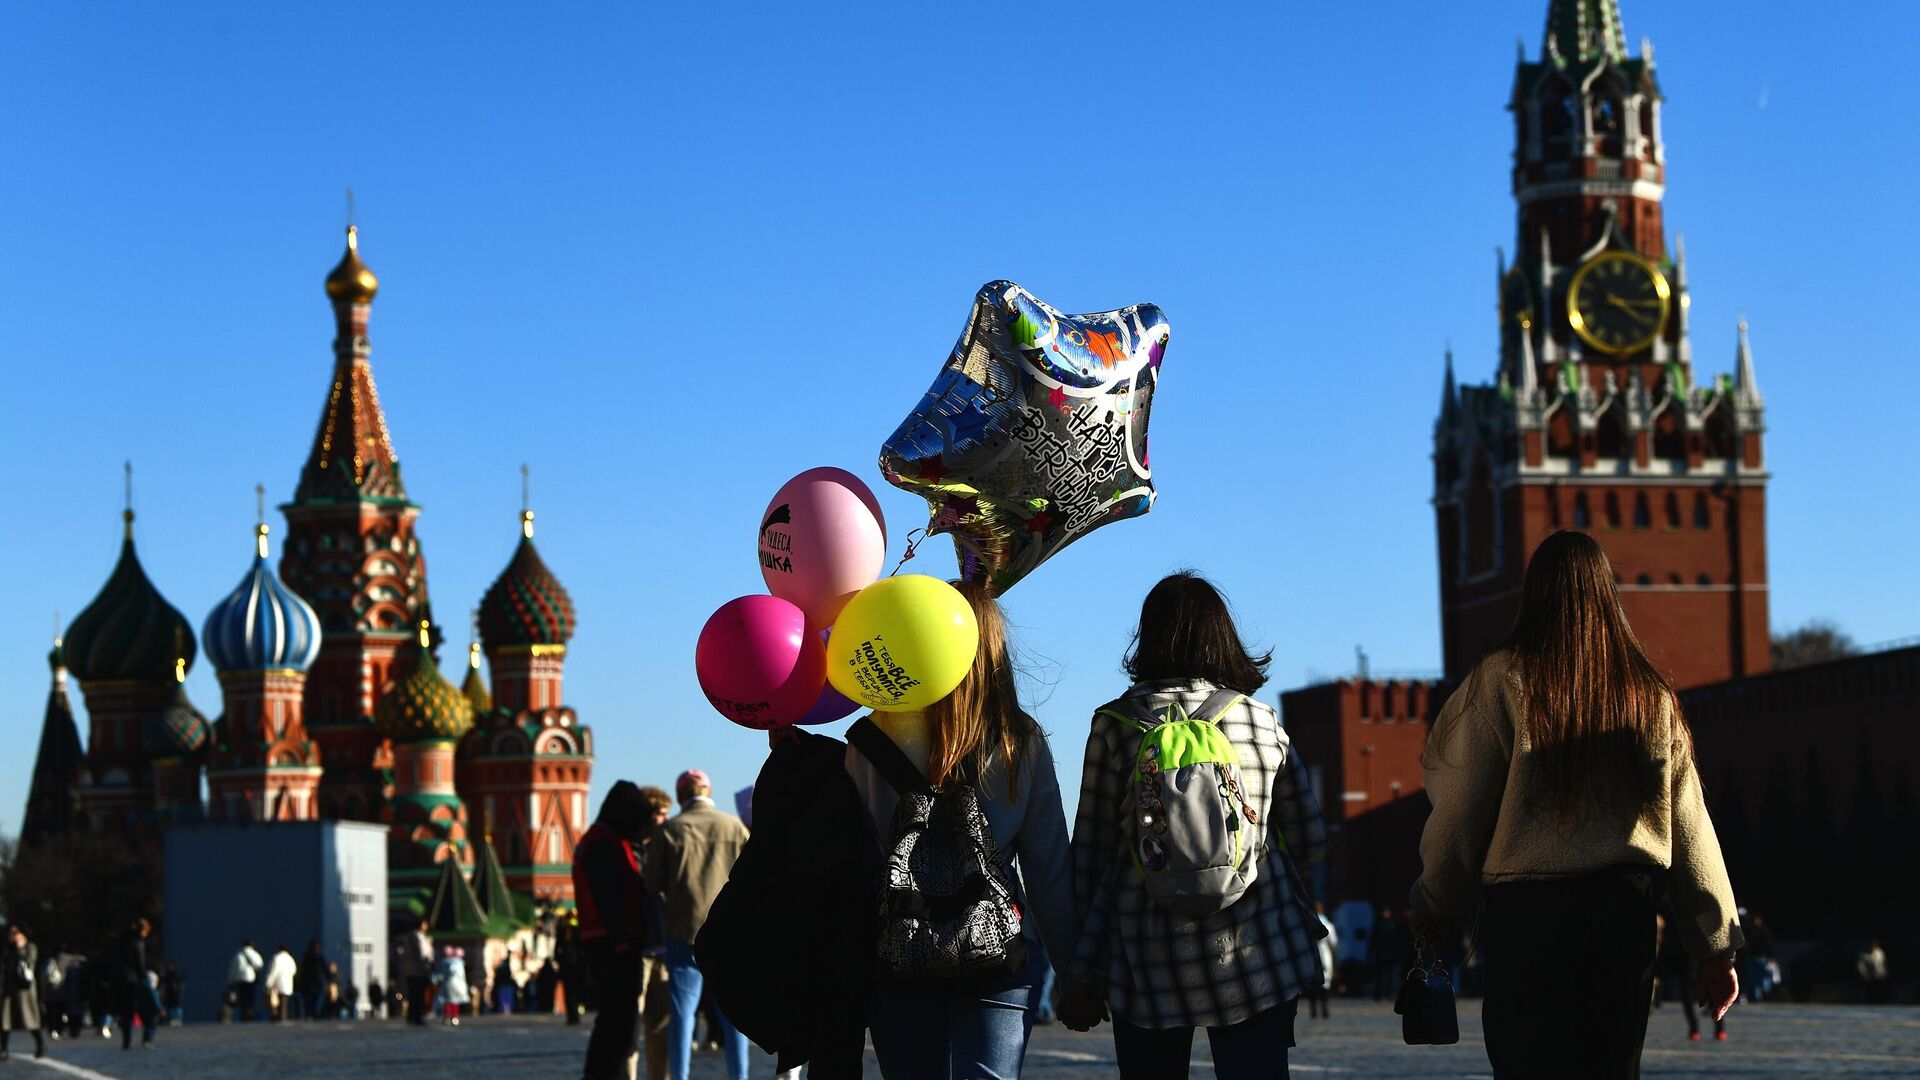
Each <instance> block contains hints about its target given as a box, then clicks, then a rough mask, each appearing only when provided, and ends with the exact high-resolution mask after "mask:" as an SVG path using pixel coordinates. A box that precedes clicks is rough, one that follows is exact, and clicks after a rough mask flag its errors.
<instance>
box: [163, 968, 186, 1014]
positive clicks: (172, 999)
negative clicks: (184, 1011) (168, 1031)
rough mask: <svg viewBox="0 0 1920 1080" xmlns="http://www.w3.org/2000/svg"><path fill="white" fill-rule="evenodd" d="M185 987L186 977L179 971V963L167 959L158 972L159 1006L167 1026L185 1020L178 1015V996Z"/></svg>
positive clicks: (184, 990) (183, 991) (182, 992)
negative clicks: (165, 1018) (164, 1015)
mask: <svg viewBox="0 0 1920 1080" xmlns="http://www.w3.org/2000/svg"><path fill="white" fill-rule="evenodd" d="M186 988H187V977H186V976H185V975H183V974H181V973H180V965H178V964H175V963H173V962H172V961H168V963H167V966H166V967H165V968H163V969H162V970H161V972H160V1007H161V1008H162V1009H164V1010H165V1011H166V1014H167V1025H168V1026H169V1027H178V1026H179V1025H181V1024H183V1023H185V1022H186V1020H185V1019H184V1018H183V1017H182V1016H181V1015H180V998H181V996H182V995H183V994H184V993H185V992H186Z"/></svg>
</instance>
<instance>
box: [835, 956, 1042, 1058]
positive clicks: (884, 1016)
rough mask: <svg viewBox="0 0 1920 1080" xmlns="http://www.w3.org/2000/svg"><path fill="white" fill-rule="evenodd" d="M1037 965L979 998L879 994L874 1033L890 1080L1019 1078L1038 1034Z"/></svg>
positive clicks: (876, 1052) (875, 1052)
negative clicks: (1035, 1008)
mask: <svg viewBox="0 0 1920 1080" xmlns="http://www.w3.org/2000/svg"><path fill="white" fill-rule="evenodd" d="M1035 951H1036V952H1037V951H1038V950H1035ZM1033 966H1034V965H1033V964H1031V963H1029V964H1028V965H1027V967H1028V970H1027V971H1026V972H1023V973H1022V974H1021V975H1020V976H1019V977H1018V978H1016V979H1015V980H1014V982H1013V984H1012V985H1010V986H1007V987H1005V988H1003V989H1001V990H997V991H994V992H992V993H989V994H982V995H981V996H979V997H977V998H936V999H933V1000H930V1001H916V1000H909V999H906V998H900V997H894V996H890V995H887V994H884V993H882V994H880V995H878V996H876V997H875V998H874V1000H873V1015H872V1018H871V1033H872V1036H873V1056H874V1057H876V1058H878V1059H879V1061H880V1075H882V1076H884V1077H886V1078H887V1080H947V1078H949V1077H950V1078H951V1080H1015V1078H1017V1077H1018V1076H1019V1075H1020V1062H1021V1060H1022V1059H1023V1058H1025V1057H1026V1056H1027V1036H1028V1035H1030V1034H1032V1033H1033V1002H1034V998H1035V996H1036V990H1035V988H1034V983H1035V982H1036V981H1038V976H1039V972H1037V971H1034V970H1033Z"/></svg>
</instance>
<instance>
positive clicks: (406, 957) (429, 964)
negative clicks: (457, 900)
mask: <svg viewBox="0 0 1920 1080" xmlns="http://www.w3.org/2000/svg"><path fill="white" fill-rule="evenodd" d="M432 973H433V939H432V938H430V937H428V936H427V920H425V919H420V920H418V921H416V922H415V923H414V925H413V930H412V931H410V932H409V933H408V934H407V937H406V940H405V941H402V942H401V943H400V977H401V979H402V980H404V985H405V986H406V991H407V1023H409V1024H412V1025H413V1026H415V1027H424V1026H425V1025H426V1022H427V977H428V976H429V975H431V974H432Z"/></svg>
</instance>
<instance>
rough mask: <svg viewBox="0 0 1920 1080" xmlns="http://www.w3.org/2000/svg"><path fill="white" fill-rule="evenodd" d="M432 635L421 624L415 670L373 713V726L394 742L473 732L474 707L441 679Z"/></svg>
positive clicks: (401, 678) (449, 737)
mask: <svg viewBox="0 0 1920 1080" xmlns="http://www.w3.org/2000/svg"><path fill="white" fill-rule="evenodd" d="M430 635H431V631H430V630H429V628H428V625H427V622H426V621H425V620H422V621H421V623H420V647H419V648H418V649H415V650H414V651H413V656H414V659H413V668H412V670H410V671H408V672H407V673H405V674H403V675H400V676H398V677H397V678H395V679H394V681H393V685H392V686H389V687H388V688H387V692H386V694H385V696H383V697H382V698H381V699H380V704H379V705H378V706H376V707H375V708H374V711H373V726H374V727H375V728H376V729H377V730H378V731H379V732H380V734H382V735H384V736H386V737H387V738H389V739H392V740H393V741H395V742H428V741H432V740H442V739H444V740H452V739H458V738H459V737H460V736H462V735H465V734H466V733H467V732H468V731H470V730H472V729H473V706H471V705H469V704H467V699H466V698H465V697H462V696H461V694H460V691H458V690H455V689H454V688H453V684H452V683H450V682H448V681H447V680H446V679H445V678H443V677H442V676H441V674H440V666H439V665H438V664H435V663H434V662H433V647H432V645H431V644H430V642H431V640H432V638H431V636H430Z"/></svg>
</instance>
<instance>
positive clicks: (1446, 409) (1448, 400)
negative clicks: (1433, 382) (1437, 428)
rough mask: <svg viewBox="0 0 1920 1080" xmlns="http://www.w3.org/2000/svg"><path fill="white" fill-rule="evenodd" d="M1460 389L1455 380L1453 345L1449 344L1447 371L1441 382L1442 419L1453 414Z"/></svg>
mask: <svg viewBox="0 0 1920 1080" xmlns="http://www.w3.org/2000/svg"><path fill="white" fill-rule="evenodd" d="M1459 398H1460V395H1459V391H1458V390H1456V389H1455V387H1454V382H1453V346H1452V345H1451V344H1449V345H1448V346H1447V373H1446V376H1445V378H1444V379H1443V380H1442V382H1441V384H1440V419H1442V420H1445V419H1447V418H1448V417H1450V416H1452V415H1453V409H1454V405H1455V404H1456V403H1457V402H1458V401H1459Z"/></svg>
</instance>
